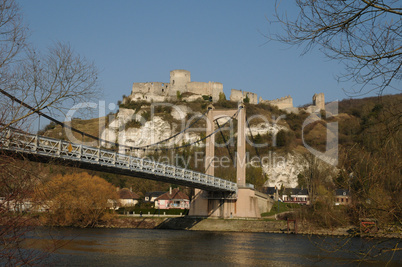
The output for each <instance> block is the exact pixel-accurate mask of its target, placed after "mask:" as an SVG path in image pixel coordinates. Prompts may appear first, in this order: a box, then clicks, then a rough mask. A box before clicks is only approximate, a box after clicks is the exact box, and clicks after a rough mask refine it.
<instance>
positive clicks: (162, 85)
mask: <svg viewBox="0 0 402 267" xmlns="http://www.w3.org/2000/svg"><path fill="white" fill-rule="evenodd" d="M184 93H186V94H184ZM221 93H222V94H223V84H222V83H219V82H207V83H206V82H192V81H191V73H190V72H189V71H187V70H172V71H171V72H170V83H166V82H146V83H133V88H132V90H131V95H130V96H129V98H130V99H131V100H133V101H147V102H152V101H153V102H163V101H169V100H177V98H178V96H181V95H183V94H184V95H185V98H186V100H188V101H194V100H196V99H198V98H202V96H205V95H206V96H210V97H212V101H213V102H216V101H218V100H219V95H220V94H221Z"/></svg>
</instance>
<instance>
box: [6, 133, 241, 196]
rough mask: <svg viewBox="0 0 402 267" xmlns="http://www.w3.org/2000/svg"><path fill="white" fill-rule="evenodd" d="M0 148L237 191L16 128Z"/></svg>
mask: <svg viewBox="0 0 402 267" xmlns="http://www.w3.org/2000/svg"><path fill="white" fill-rule="evenodd" d="M0 149H1V150H4V151H7V152H11V153H15V154H23V155H25V156H26V157H28V158H29V159H31V160H37V161H44V162H48V161H50V162H51V161H52V160H53V161H60V160H62V161H64V162H65V163H67V164H72V165H75V166H77V167H80V168H84V169H90V170H96V171H105V172H112V173H119V174H123V175H128V176H134V177H138V178H145V179H151V180H156V181H162V182H166V183H172V184H178V185H184V186H189V187H193V188H199V189H203V190H208V191H213V192H215V191H219V192H228V193H236V192H237V184H236V183H233V182H230V181H227V180H224V179H221V178H217V177H214V176H212V175H207V174H203V173H200V172H196V171H192V170H189V169H184V168H180V167H176V166H173V165H168V164H163V163H158V162H155V161H150V160H146V159H143V158H138V157H134V156H130V155H124V154H119V153H117V152H114V151H111V150H106V149H101V148H95V147H90V146H85V145H82V144H74V143H71V142H68V141H63V140H57V139H53V138H49V137H44V136H39V135H34V134H28V133H23V132H19V131H17V130H13V129H7V130H5V131H3V132H2V133H1V137H0Z"/></svg>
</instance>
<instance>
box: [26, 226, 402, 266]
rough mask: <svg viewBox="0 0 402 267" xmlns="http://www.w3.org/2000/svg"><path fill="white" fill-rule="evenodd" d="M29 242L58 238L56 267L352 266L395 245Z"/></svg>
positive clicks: (127, 234) (252, 240) (71, 238)
mask: <svg viewBox="0 0 402 267" xmlns="http://www.w3.org/2000/svg"><path fill="white" fill-rule="evenodd" d="M50 236H51V238H50ZM29 240H30V242H34V243H33V244H36V245H35V246H36V249H37V250H40V248H39V247H40V246H38V245H37V243H42V247H43V243H48V244H50V243H51V242H53V241H58V242H60V243H59V244H62V245H63V246H62V247H61V248H60V249H58V250H57V251H56V252H54V253H52V254H51V256H50V257H49V258H47V259H46V261H45V262H44V263H45V265H52V266H345V265H346V266H353V265H356V264H357V262H353V261H354V260H356V259H358V258H359V257H358V256H357V255H356V254H359V253H362V252H364V251H368V249H369V248H371V249H372V248H373V246H376V247H375V248H374V249H372V250H371V251H372V253H374V254H376V255H378V252H379V251H380V250H381V249H383V248H388V247H391V246H394V245H395V243H396V240H391V241H390V242H391V243H390V244H388V243H387V242H385V243H382V244H381V245H379V246H378V244H377V243H378V241H381V242H383V241H384V240H367V239H363V238H353V239H345V238H339V237H319V236H310V237H309V236H303V235H287V234H269V233H238V232H237V233H236V232H204V231H182V230H142V229H99V228H98V229H74V228H66V229H64V228H61V229H51V230H49V229H42V230H40V231H38V232H36V233H35V234H33V235H31V236H30V238H29ZM51 240H52V241H51ZM339 245H344V246H343V248H342V249H340V250H338V251H337V252H328V251H325V250H334V249H336V248H339ZM29 247H31V248H32V247H34V245H32V244H31V245H30V246H29ZM323 249H324V250H323ZM383 251H384V250H383ZM391 254H392V253H390V252H388V253H385V254H383V255H381V256H380V257H376V258H375V261H370V262H365V263H364V264H363V265H362V266H367V265H368V264H369V265H372V266H385V264H387V262H388V260H389V259H390V257H391ZM367 259H369V257H368V258H367ZM401 261H402V255H401V253H400V252H397V253H395V254H394V257H393V258H392V261H391V262H390V264H389V265H388V266H398V264H399V263H400V262H401Z"/></svg>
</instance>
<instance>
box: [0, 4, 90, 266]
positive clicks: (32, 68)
mask: <svg viewBox="0 0 402 267" xmlns="http://www.w3.org/2000/svg"><path fill="white" fill-rule="evenodd" d="M28 33H29V32H28V29H27V27H26V26H25V25H24V24H23V20H22V14H21V11H20V9H19V7H18V5H17V3H16V1H15V0H0V92H1V94H0V133H2V132H3V130H4V128H5V127H8V126H12V127H14V128H19V129H21V130H27V129H29V128H28V127H29V124H30V123H31V122H32V121H33V120H34V119H36V118H37V116H36V115H35V116H33V115H34V114H35V113H36V112H38V111H42V112H44V113H48V112H50V113H52V112H54V113H58V112H64V111H65V108H67V107H71V106H72V105H74V104H76V103H79V102H82V101H90V100H91V98H93V97H96V96H97V93H98V84H97V74H98V71H97V69H96V67H95V65H94V64H93V63H92V62H90V61H88V60H86V59H85V58H83V57H81V56H80V55H78V54H77V53H76V52H74V51H73V49H72V48H71V46H70V45H69V44H62V43H55V44H54V45H53V46H52V47H51V48H49V50H48V51H46V52H45V53H41V52H39V51H38V50H37V49H34V48H33V47H31V46H29V45H27V42H26V38H27V35H28ZM7 95H8V96H7ZM10 96H13V97H16V98H17V99H19V100H22V101H24V102H25V103H26V104H28V105H30V106H31V107H33V108H34V110H32V109H27V108H26V107H23V106H22V105H21V104H20V103H17V101H15V99H14V100H12V97H11V98H10ZM0 151H2V150H1V149H0ZM0 169H1V172H0V265H2V264H6V265H35V264H37V263H38V261H40V260H41V259H43V257H42V256H43V254H42V253H37V251H36V252H35V251H29V249H28V250H27V247H26V246H27V245H26V243H25V244H24V242H23V241H24V240H26V235H27V233H30V232H31V230H32V229H33V228H32V227H33V226H34V225H35V223H33V221H35V218H34V217H32V214H25V212H26V211H28V210H29V209H30V208H31V207H33V206H35V203H32V200H33V199H32V193H33V191H34V189H35V187H36V186H37V185H38V184H40V183H41V173H40V171H39V170H38V169H37V165H32V164H31V163H29V162H28V161H24V160H21V159H15V158H13V157H11V156H9V155H7V154H6V153H3V152H1V153H0ZM28 248H29V247H28Z"/></svg>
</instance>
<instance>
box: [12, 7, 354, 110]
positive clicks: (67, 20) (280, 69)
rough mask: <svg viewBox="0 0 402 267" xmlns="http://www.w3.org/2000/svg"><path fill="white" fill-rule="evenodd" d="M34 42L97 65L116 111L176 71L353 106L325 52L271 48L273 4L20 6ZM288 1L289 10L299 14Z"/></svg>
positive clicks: (270, 94) (276, 94) (264, 92)
mask: <svg viewBox="0 0 402 267" xmlns="http://www.w3.org/2000/svg"><path fill="white" fill-rule="evenodd" d="M18 3H19V4H20V6H21V9H22V12H23V16H24V21H25V23H26V24H28V26H29V28H30V30H31V35H30V38H29V41H30V42H31V43H32V44H33V45H35V46H36V47H37V48H39V49H43V50H44V49H46V47H49V46H51V45H52V43H54V42H56V41H62V42H69V43H70V44H71V45H72V47H73V48H74V50H75V51H76V52H78V53H80V54H81V55H82V56H85V57H86V58H87V59H90V60H93V61H94V62H95V64H96V65H97V67H98V68H99V70H100V75H99V78H100V85H101V87H102V89H103V91H104V96H103V97H102V98H103V99H104V100H106V102H107V103H111V102H112V103H116V102H117V101H118V100H121V98H122V95H123V94H125V95H129V94H130V92H131V86H132V83H133V82H148V81H155V82H169V72H170V71H171V70H173V69H186V70H189V71H191V79H192V81H200V82H208V81H215V82H221V83H223V88H224V92H225V94H226V97H227V98H229V95H230V90H231V89H232V88H234V89H242V90H246V91H251V92H255V93H257V94H258V96H261V97H262V98H263V99H269V100H272V99H276V98H280V97H282V96H286V95H291V96H292V97H293V103H294V105H295V106H298V105H303V104H306V103H310V102H311V101H312V100H311V99H312V96H313V94H314V93H320V92H323V93H325V96H326V101H333V100H341V99H344V98H348V97H347V96H346V95H345V94H344V93H343V91H342V88H345V89H348V88H349V87H350V84H344V83H342V84H338V82H337V81H336V79H335V75H336V74H338V73H339V72H340V71H342V65H341V64H339V63H338V62H336V61H328V59H326V58H325V57H324V55H322V54H321V53H320V52H319V51H314V52H310V53H308V54H306V55H304V56H300V53H301V51H302V49H301V48H297V47H288V46H285V45H284V44H281V43H277V42H268V43H267V39H266V38H265V37H264V35H263V34H266V33H268V32H269V31H276V30H277V29H276V28H274V27H276V26H275V25H273V24H270V23H269V22H268V20H267V18H271V19H273V13H274V1H233V0H232V1H175V0H173V1H128V0H125V1H123V0H116V1H110V0H109V1H103V0H91V1H89V0H85V1H84V0H79V1H77V0H69V1H55V0H41V1H32V0H19V1H18ZM288 3H290V1H288V2H286V3H285V4H284V3H282V4H281V5H283V7H282V8H283V10H286V11H287V12H289V13H292V12H294V11H295V10H294V9H293V8H292V5H291V4H288Z"/></svg>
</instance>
